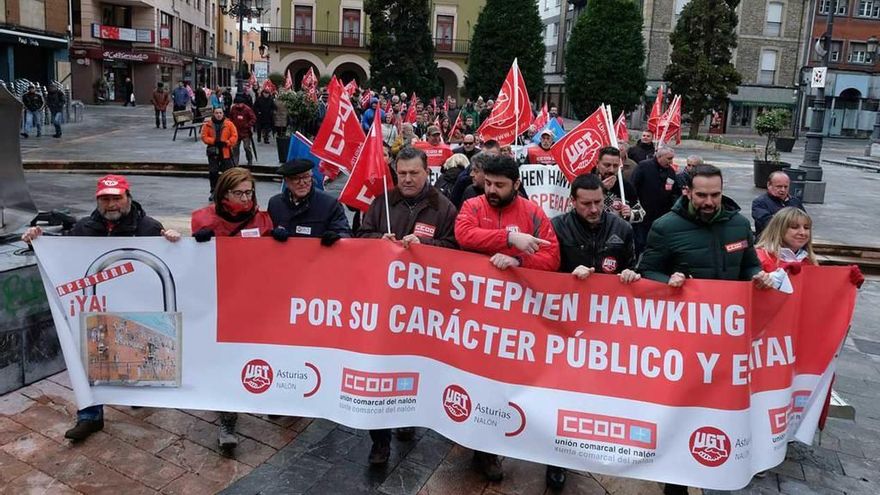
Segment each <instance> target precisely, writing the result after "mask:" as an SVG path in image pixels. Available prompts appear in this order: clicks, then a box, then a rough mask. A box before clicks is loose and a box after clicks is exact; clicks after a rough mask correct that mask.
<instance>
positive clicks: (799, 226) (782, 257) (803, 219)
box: [755, 206, 818, 273]
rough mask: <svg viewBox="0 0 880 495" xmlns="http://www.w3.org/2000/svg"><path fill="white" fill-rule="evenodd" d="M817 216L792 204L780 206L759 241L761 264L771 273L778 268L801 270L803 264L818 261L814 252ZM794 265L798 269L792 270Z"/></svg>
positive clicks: (811, 263)
mask: <svg viewBox="0 0 880 495" xmlns="http://www.w3.org/2000/svg"><path fill="white" fill-rule="evenodd" d="M812 229H813V220H812V219H811V218H810V215H807V213H806V212H805V211H803V210H800V209H798V208H795V207H793V206H789V207H786V208H783V209H781V210H779V211H778V212H777V213H776V214H775V215H773V218H772V219H771V220H770V223H769V224H767V227H766V228H765V229H764V231H763V232H761V238H760V239H758V243H757V244H755V251H757V253H758V259H760V260H761V268H762V269H763V270H764V271H765V272H767V273H770V272H772V271H775V270H776V269H777V268H782V269H784V270H785V271H787V272H792V271H799V267H800V265H801V264H808V265H816V264H818V263H817V261H816V254H815V253H814V252H813V235H812ZM793 266H798V269H795V270H792V267H793Z"/></svg>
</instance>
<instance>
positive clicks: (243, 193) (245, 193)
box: [229, 189, 254, 199]
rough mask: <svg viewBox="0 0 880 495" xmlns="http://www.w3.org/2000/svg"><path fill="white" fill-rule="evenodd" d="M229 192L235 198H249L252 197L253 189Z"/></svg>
mask: <svg viewBox="0 0 880 495" xmlns="http://www.w3.org/2000/svg"><path fill="white" fill-rule="evenodd" d="M229 194H231V195H232V196H233V197H235V199H241V198H247V199H251V198H253V197H254V190H253V189H248V190H246V191H229Z"/></svg>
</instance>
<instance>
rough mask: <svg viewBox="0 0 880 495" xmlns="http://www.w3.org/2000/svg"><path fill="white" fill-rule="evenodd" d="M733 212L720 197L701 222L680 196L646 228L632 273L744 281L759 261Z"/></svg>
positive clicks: (663, 278) (662, 278)
mask: <svg viewBox="0 0 880 495" xmlns="http://www.w3.org/2000/svg"><path fill="white" fill-rule="evenodd" d="M739 210H740V208H739V205H737V204H736V202H734V201H733V200H732V199H730V198H728V197H727V196H724V197H722V200H721V208H720V209H719V211H718V213H717V214H716V215H715V216H714V217H713V218H712V219H710V220H709V221H708V222H707V221H704V220H702V219H701V218H699V216H698V214H697V213H696V212H694V211H692V210H691V206H690V201H689V200H688V198H687V196H682V197H681V198H679V200H678V201H676V203H675V205H674V206H673V207H672V211H670V212H669V213H667V214H665V215H663V216H662V217H661V218H660V219H658V220H657V221H656V222H654V225H653V226H652V227H651V231H650V232H649V233H648V244H647V247H646V248H645V251H644V252H643V253H642V256H641V258H640V259H639V264H638V267H637V269H638V271H639V272H640V273H641V274H642V275H643V276H644V277H645V278H649V279H651V280H656V281H658V282H663V283H666V282H668V281H669V277H670V276H671V275H672V274H673V273H675V272H680V273H683V274H684V275H685V276H688V277H693V278H702V279H711V280H750V279H751V278H752V277H753V276H754V275H755V274H756V273H758V272H760V271H761V262H760V261H759V260H758V255H757V254H756V253H755V239H754V237H752V229H751V225H750V224H749V221H748V219H746V217H744V216H742V215H741V214H740V213H739Z"/></svg>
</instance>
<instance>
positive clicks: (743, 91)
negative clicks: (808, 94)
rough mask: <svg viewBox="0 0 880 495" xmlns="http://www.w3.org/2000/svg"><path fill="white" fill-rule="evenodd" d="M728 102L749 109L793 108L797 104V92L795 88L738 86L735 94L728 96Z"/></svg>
mask: <svg viewBox="0 0 880 495" xmlns="http://www.w3.org/2000/svg"><path fill="white" fill-rule="evenodd" d="M730 102H731V103H740V104H742V105H745V106H749V107H757V106H763V107H780V108H785V107H793V106H794V105H795V104H796V103H797V90H796V89H795V88H780V87H766V86H739V87H737V92H736V94H732V95H730Z"/></svg>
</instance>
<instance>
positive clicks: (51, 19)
mask: <svg viewBox="0 0 880 495" xmlns="http://www.w3.org/2000/svg"><path fill="white" fill-rule="evenodd" d="M69 12H70V11H69V9H68V8H67V0H0V80H3V81H8V82H11V81H14V80H16V79H27V80H30V81H32V82H38V83H41V84H48V83H49V82H51V81H65V84H69V81H68V76H69V74H70V62H69V59H68V56H67V48H68V30H69Z"/></svg>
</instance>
